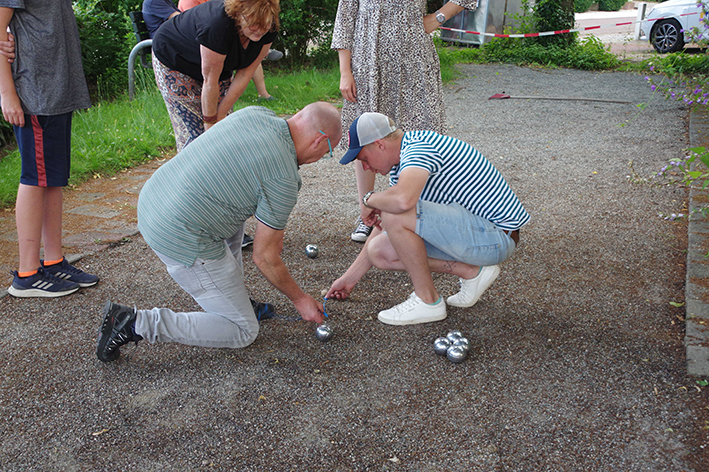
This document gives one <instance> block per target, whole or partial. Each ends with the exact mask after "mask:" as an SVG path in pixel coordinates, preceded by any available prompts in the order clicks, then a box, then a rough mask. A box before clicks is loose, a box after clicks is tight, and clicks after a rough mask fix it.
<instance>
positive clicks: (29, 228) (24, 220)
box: [15, 184, 47, 273]
mask: <svg viewBox="0 0 709 472" xmlns="http://www.w3.org/2000/svg"><path fill="white" fill-rule="evenodd" d="M46 193H47V187H37V186H34V185H24V184H20V187H19V188H18V189H17V202H16V203H15V223H16V225H17V242H18V246H19V253H20V262H19V267H18V270H19V272H20V273H25V272H32V271H35V270H37V268H38V267H39V250H40V247H41V245H42V222H43V219H44V213H45V211H44V206H45V205H44V203H45V196H46Z"/></svg>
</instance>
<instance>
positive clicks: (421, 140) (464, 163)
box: [389, 131, 529, 230]
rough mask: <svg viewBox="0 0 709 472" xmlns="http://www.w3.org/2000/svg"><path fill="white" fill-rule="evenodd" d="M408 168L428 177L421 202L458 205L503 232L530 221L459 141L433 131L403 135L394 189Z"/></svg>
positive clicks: (496, 175) (494, 174)
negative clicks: (426, 172) (420, 171)
mask: <svg viewBox="0 0 709 472" xmlns="http://www.w3.org/2000/svg"><path fill="white" fill-rule="evenodd" d="M407 167H419V168H422V169H425V170H427V171H428V172H429V174H430V175H429V177H428V181H426V185H425V186H424V188H423V191H422V192H421V197H420V198H421V199H422V200H426V201H429V202H434V203H441V204H444V205H448V204H450V203H458V204H459V205H461V206H463V207H465V208H467V209H468V210H470V212H471V213H473V214H475V215H477V216H480V217H482V218H485V219H486V220H488V221H491V222H492V223H494V224H495V225H496V226H498V227H500V228H502V229H506V230H516V229H519V228H521V227H522V226H524V225H525V224H526V223H527V222H528V221H529V214H528V213H527V211H526V210H525V209H524V207H523V206H522V203H521V202H520V201H519V199H518V198H517V196H516V195H515V193H514V192H513V191H512V189H511V188H510V187H509V185H507V182H505V179H504V178H502V175H501V174H500V172H499V171H498V170H497V169H495V167H494V166H493V165H492V164H491V163H490V161H488V160H487V159H486V158H485V157H484V156H483V155H482V154H480V152H478V151H477V150H476V149H475V148H474V147H472V146H471V145H470V144H468V143H465V142H463V141H461V140H459V139H455V138H451V137H450V136H443V135H440V134H438V133H435V132H433V131H407V132H405V133H404V136H403V138H402V141H401V154H400V161H399V165H398V166H395V167H394V168H393V169H392V170H391V172H390V173H389V184H390V185H396V184H397V182H398V181H399V175H401V171H403V170H404V169H406V168H407Z"/></svg>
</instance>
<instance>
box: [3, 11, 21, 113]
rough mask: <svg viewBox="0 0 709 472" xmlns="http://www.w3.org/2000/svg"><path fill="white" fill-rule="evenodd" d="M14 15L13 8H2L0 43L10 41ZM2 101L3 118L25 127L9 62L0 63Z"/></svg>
mask: <svg viewBox="0 0 709 472" xmlns="http://www.w3.org/2000/svg"><path fill="white" fill-rule="evenodd" d="M14 13H15V10H14V9H13V8H7V7H0V41H7V40H8V33H7V28H8V26H9V25H10V20H11V19H12V15H13V14H14ZM0 101H1V102H2V116H3V118H5V120H7V121H8V122H9V123H10V124H12V125H15V126H24V125H25V113H24V111H23V110H22V103H21V102H20V97H18V96H17V90H16V89H15V81H14V80H13V79H12V66H11V65H10V63H9V62H7V61H0Z"/></svg>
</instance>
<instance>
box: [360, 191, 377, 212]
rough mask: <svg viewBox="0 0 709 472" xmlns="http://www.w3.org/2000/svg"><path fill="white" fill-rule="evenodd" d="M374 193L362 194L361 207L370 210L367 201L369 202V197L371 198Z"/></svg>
mask: <svg viewBox="0 0 709 472" xmlns="http://www.w3.org/2000/svg"><path fill="white" fill-rule="evenodd" d="M373 193H374V192H367V193H365V194H364V197H362V205H364V206H366V207H367V208H372V207H371V206H369V205H367V200H369V197H371V196H372V194H373Z"/></svg>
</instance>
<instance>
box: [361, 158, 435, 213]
mask: <svg viewBox="0 0 709 472" xmlns="http://www.w3.org/2000/svg"><path fill="white" fill-rule="evenodd" d="M428 176H429V172H428V171H427V170H426V169H422V168H421V167H409V168H406V169H404V170H403V171H401V175H399V181H398V182H397V184H396V185H394V186H392V187H389V188H388V189H386V190H384V191H383V192H376V193H373V194H372V196H371V197H369V199H368V200H367V205H369V206H370V208H375V209H377V210H380V211H381V212H383V213H393V214H400V213H406V212H407V211H409V210H411V209H412V208H414V207H415V206H416V203H417V202H418V201H419V198H420V197H421V192H423V188H424V187H425V186H426V182H427V181H428Z"/></svg>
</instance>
